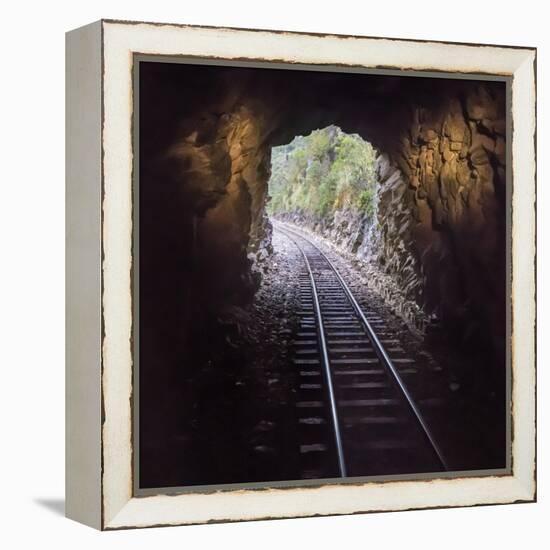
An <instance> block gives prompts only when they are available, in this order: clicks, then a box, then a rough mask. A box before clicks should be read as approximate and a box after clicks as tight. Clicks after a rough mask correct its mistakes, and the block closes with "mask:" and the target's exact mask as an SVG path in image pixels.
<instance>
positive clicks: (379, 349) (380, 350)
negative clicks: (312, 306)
mask: <svg viewBox="0 0 550 550" xmlns="http://www.w3.org/2000/svg"><path fill="white" fill-rule="evenodd" d="M279 223H280V222H277V224H279ZM278 229H279V231H283V232H287V233H291V234H293V235H296V236H298V237H300V238H302V239H304V240H305V241H306V242H308V243H309V244H310V245H311V246H313V247H314V248H315V249H317V250H318V252H319V253H320V254H321V256H322V257H323V258H324V259H325V260H326V262H327V264H328V265H329V266H330V268H331V269H332V270H333V271H334V274H335V275H336V277H337V279H338V281H339V282H340V284H341V285H342V288H343V289H344V292H345V293H346V295H347V297H348V299H349V300H350V302H351V304H352V306H353V308H354V309H355V312H356V313H357V315H358V316H359V318H360V319H361V321H362V323H363V325H364V327H365V330H366V331H367V335H368V337H369V338H370V340H371V341H372V344H373V347H374V351H375V352H376V355H377V356H378V358H379V359H380V361H381V362H382V364H383V365H385V366H386V367H387V369H388V370H389V371H390V373H391V374H392V376H393V378H394V380H395V382H396V384H397V386H398V387H399V389H400V390H401V392H402V394H403V395H404V396H405V399H406V401H407V404H408V405H409V408H410V409H411V411H412V412H413V414H414V416H415V417H416V419H417V421H418V423H419V424H420V426H421V428H422V431H423V432H424V435H425V436H426V438H427V439H428V441H429V443H430V445H431V447H432V449H433V451H434V452H435V454H436V455H437V458H438V460H439V462H440V463H441V466H443V468H444V469H445V470H446V471H448V470H449V467H448V465H447V462H446V460H445V457H444V455H443V452H442V451H441V449H440V448H439V445H438V444H437V443H436V441H435V439H434V437H433V435H432V433H431V431H430V429H429V428H428V425H427V424H426V421H425V420H424V417H423V416H422V413H421V412H420V410H419V409H418V407H417V406H416V404H415V402H414V400H413V398H412V396H411V394H410V393H409V391H408V390H407V387H406V386H405V383H404V382H403V379H402V378H401V376H400V375H399V373H398V372H397V369H396V368H395V365H394V364H393V362H392V360H391V359H390V357H389V355H388V354H387V352H386V350H385V349H384V346H383V345H382V343H381V342H380V340H379V339H378V336H376V333H375V332H374V330H373V328H372V326H371V324H370V323H369V321H368V320H367V318H366V317H365V314H364V313H363V310H362V309H361V306H360V305H359V304H358V303H357V300H356V299H355V297H354V296H353V293H352V292H351V290H350V288H349V287H348V285H347V284H346V282H345V281H344V279H343V278H342V276H341V275H340V273H339V271H338V270H337V269H336V267H335V266H334V264H333V263H332V262H331V261H330V260H329V259H328V257H327V256H326V254H325V253H324V252H323V251H322V250H321V249H320V248H319V247H318V246H316V245H315V244H314V243H313V242H312V241H310V240H309V239H308V238H307V237H305V236H304V235H301V234H300V233H299V232H298V231H296V230H294V229H292V228H288V227H286V226H285V227H284V229H281V228H278ZM294 242H296V241H294ZM297 246H298V248H300V246H299V245H297ZM300 250H301V248H300ZM302 254H303V252H302Z"/></svg>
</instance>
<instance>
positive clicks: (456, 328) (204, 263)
mask: <svg viewBox="0 0 550 550" xmlns="http://www.w3.org/2000/svg"><path fill="white" fill-rule="evenodd" d="M150 65H151V66H152V65H162V66H161V67H158V66H157V67H150V68H147V64H145V65H144V66H142V70H141V74H142V78H143V79H144V80H143V81H142V88H141V97H142V102H143V105H144V107H143V108H142V109H143V111H144V112H143V114H142V117H141V120H142V135H143V136H144V137H143V139H142V157H143V159H142V162H141V171H142V172H141V186H142V188H143V189H144V191H143V197H142V204H144V202H143V199H144V198H145V199H146V201H147V204H148V211H149V213H148V214H147V215H146V216H145V218H143V217H142V219H144V220H145V221H144V222H143V223H145V224H148V225H147V227H149V228H150V243H149V244H148V245H147V244H146V245H144V251H143V252H142V254H141V256H142V258H144V256H145V259H143V260H142V261H144V262H150V263H154V265H155V266H156V268H157V272H158V273H157V278H156V279H155V280H151V288H154V286H155V285H159V284H161V285H162V284H164V285H165V286H166V292H167V293H168V292H169V290H171V291H177V292H179V290H178V289H179V288H181V287H189V286H191V287H192V288H193V291H190V292H188V293H187V294H186V295H185V298H182V299H181V301H182V308H183V310H184V311H181V312H180V314H178V315H179V319H184V320H185V319H188V318H189V315H190V314H189V310H192V311H195V312H196V316H199V317H200V316H201V315H210V316H214V317H223V316H224V312H226V311H231V309H232V308H234V307H235V306H239V305H242V304H245V303H247V302H249V301H250V300H251V299H252V297H253V295H254V291H255V289H256V288H257V283H258V277H259V276H261V271H262V267H261V266H262V262H263V261H265V260H266V259H268V256H269V244H270V235H271V228H270V225H269V222H268V220H267V218H266V215H265V203H266V199H267V182H268V179H269V171H270V151H271V147H272V146H275V145H279V144H282V143H288V142H289V141H291V140H292V138H293V137H294V136H295V135H298V134H302V135H303V134H307V133H309V132H310V131H312V130H313V129H316V128H321V127H325V126H328V125H330V124H335V125H338V126H340V127H341V128H342V130H343V131H345V132H348V133H358V134H360V135H361V136H362V137H363V138H364V139H366V140H368V141H370V142H371V143H372V144H373V145H374V146H375V147H376V148H377V149H378V151H379V152H380V153H381V155H380V158H379V162H378V174H379V180H380V188H379V194H378V215H377V220H376V222H375V223H374V224H373V223H367V221H366V220H364V219H361V216H360V215H358V217H357V216H356V218H357V219H355V221H353V220H352V223H350V220H349V219H346V221H344V218H347V217H348V214H349V213H346V214H345V215H343V216H342V219H341V220H333V222H334V223H335V224H336V225H337V226H338V225H340V226H343V225H346V226H347V229H345V230H343V231H342V232H341V235H343V237H341V240H346V242H345V243H344V242H342V243H341V244H342V246H344V247H345V248H348V249H349V250H351V251H353V252H354V253H356V254H358V255H359V256H360V257H362V258H364V259H365V260H366V261H370V262H372V263H373V265H376V266H377V268H378V271H377V273H379V274H380V277H379V286H380V288H381V289H382V290H383V291H386V292H388V293H389V294H391V295H392V296H393V298H394V301H395V302H396V303H397V302H398V301H399V300H401V299H402V311H401V313H402V314H403V315H404V316H407V315H413V314H414V315H415V316H418V317H419V318H420V317H422V316H425V317H434V318H437V319H438V320H439V321H440V323H441V324H442V325H443V326H444V327H445V329H446V333H447V334H448V335H449V336H450V337H451V338H453V339H455V340H456V341H457V342H459V343H466V344H467V345H472V346H478V345H479V346H480V347H489V348H491V353H493V354H494V355H495V356H498V357H502V355H503V353H504V340H503V335H504V318H505V294H504V292H505V275H504V266H505V254H504V244H505V240H504V239H505V219H506V212H505V204H506V203H505V196H506V192H505V164H506V159H505V126H506V125H505V111H504V99H505V91H504V86H503V85H502V84H501V83H492V82H485V83H480V82H473V81H472V82H470V81H465V80H459V81H456V80H455V81H450V80H444V79H417V78H407V77H380V76H372V75H351V74H344V73H339V74H337V73H311V72H309V73H308V72H305V71H276V70H256V69H254V70H250V69H231V68H227V69H220V68H218V67H186V66H182V65H169V64H150ZM182 67H183V68H182ZM182 71H183V72H182ZM144 87H145V89H144ZM167 212H168V213H169V214H168V215H167ZM142 233H143V231H142ZM336 233H338V231H336ZM335 237H336V239H338V238H340V237H338V235H336V236H335ZM159 246H161V249H165V248H166V247H168V248H169V249H170V254H173V255H175V256H176V257H180V258H181V261H179V263H178V262H176V261H173V260H171V261H168V260H166V259H165V258H164V257H163V256H161V254H160V253H158V251H157V249H158V247H159ZM174 265H175V269H176V270H179V271H177V272H178V275H177V277H174V280H169V283H170V284H168V285H167V280H166V277H165V276H164V275H163V271H164V270H166V269H173V268H174ZM169 278H170V277H169ZM170 285H171V286H170ZM198 297H200V300H199V298H198ZM409 305H410V307H409ZM413 306H414V307H413ZM152 307H153V308H154V307H158V306H156V305H154V304H153V305H152ZM205 312H207V313H205ZM208 312H210V313H208ZM157 314H158V315H162V314H163V313H162V312H161V311H157ZM179 322H180V321H176V323H179ZM194 322H196V321H194ZM184 324H185V323H184Z"/></svg>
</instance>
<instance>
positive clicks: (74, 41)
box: [66, 20, 536, 530]
mask: <svg viewBox="0 0 550 550" xmlns="http://www.w3.org/2000/svg"><path fill="white" fill-rule="evenodd" d="M136 54H140V55H163V56H180V57H182V56H183V57H188V58H207V59H215V60H225V61H231V60H240V61H242V60H247V61H261V62H263V63H269V62H277V63H289V64H295V63H300V64H310V65H316V64H322V65H328V66H336V65H338V66H349V67H361V68H365V69H371V70H376V69H379V68H380V67H384V69H385V70H395V71H403V70H409V71H410V70H414V71H431V72H434V71H441V72H443V73H445V72H447V73H448V72H452V73H467V74H480V75H498V76H504V77H508V78H509V79H510V83H511V110H510V113H511V117H512V133H511V143H508V144H507V146H508V147H510V148H511V159H512V165H511V175H512V180H513V191H512V197H511V203H512V231H511V235H510V237H511V242H510V243H509V244H510V246H511V257H512V283H511V295H512V308H513V315H512V318H511V323H512V326H511V331H510V334H511V342H510V346H511V350H512V361H511V368H512V382H511V401H512V414H513V422H512V438H511V439H512V440H511V446H512V468H511V472H510V474H509V475H500V476H480V477H476V476H473V477H459V478H452V479H450V478H449V479H445V478H440V479H433V480H430V481H429V482H426V481H422V480H412V481H402V480H395V481H385V482H365V483H357V484H332V485H326V486H321V487H288V488H280V487H278V488H265V489H263V490H250V489H247V488H238V489H235V490H224V491H217V492H196V493H193V492H188V493H185V494H174V495H169V494H160V493H159V494H155V495H149V496H139V497H137V496H134V494H133V466H132V465H133V446H132V430H133V423H132V420H133V411H132V405H133V362H132V269H133V266H132V177H133V175H132V170H133V153H132V143H133V141H132V140H133V138H132V131H133V130H132V110H133V84H132V82H133V81H132V74H133V72H132V71H133V61H134V56H135V55H136ZM535 110H536V50H535V49H534V48H524V47H507V46H490V45H476V44H454V43H453V44H451V43H442V42H430V41H425V42H424V41H411V40H399V39H389V38H368V37H348V36H336V35H328V36H321V35H314V34H302V33H288V32H273V31H256V30H242V29H229V28H207V27H193V26H184V25H170V24H156V23H155V24H153V23H134V22H123V21H110V20H102V21H98V22H96V23H92V24H91V25H88V26H86V27H82V28H80V29H77V30H74V31H71V32H69V33H68V34H67V176H66V178H67V207H66V208H67V364H66V373H67V384H66V392H67V401H66V411H67V451H66V453H67V462H66V471H67V488H66V513H67V516H68V517H70V518H72V519H75V520H77V521H80V522H82V523H85V524H87V525H90V526H92V527H95V528H97V529H102V530H112V529H123V528H132V527H149V526H158V525H183V524H195V523H207V522H220V521H241V520H253V519H264V518H289V517H302V516H314V515H332V514H353V513H361V512H374V511H395V510H407V509H421V508H433V507H450V506H474V505H480V504H497V503H498V504H503V503H514V502H530V501H533V500H535V498H536V428H535V421H536V419H535V411H536V408H535V405H536V393H535V390H536V372H535V328H536V301H535V267H534V266H535V262H534V260H535V255H536V234H535V231H536V229H535V208H536V159H535V139H536V115H535Z"/></svg>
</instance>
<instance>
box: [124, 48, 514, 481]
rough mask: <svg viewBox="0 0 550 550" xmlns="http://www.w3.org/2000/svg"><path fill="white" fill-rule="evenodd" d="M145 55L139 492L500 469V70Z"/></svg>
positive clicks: (503, 118) (503, 102)
mask: <svg viewBox="0 0 550 550" xmlns="http://www.w3.org/2000/svg"><path fill="white" fill-rule="evenodd" d="M134 64H135V73H134V121H133V131H134V162H135V165H134V166H135V169H134V193H135V197H134V198H135V200H134V228H133V238H134V240H133V242H134V245H133V246H134V254H133V258H134V264H133V284H134V287H133V288H134V290H133V299H134V319H135V324H134V332H133V345H134V383H135V389H134V400H135V401H134V403H135V408H134V414H135V418H134V421H135V426H136V430H135V434H136V437H135V440H134V467H135V480H136V490H137V491H138V492H139V490H143V491H147V490H152V491H154V490H157V489H159V490H163V491H167V490H168V489H171V490H174V491H177V490H179V489H182V490H184V489H185V488H194V489H196V488H197V487H204V486H209V487H210V486H211V487H220V486H221V487H225V486H232V487H233V486H239V485H243V486H244V485H246V484H260V485H268V486H277V485H281V484H283V485H284V484H285V483H293V484H298V485H299V484H324V483H332V482H338V483H341V482H346V481H354V480H360V479H379V480H385V479H395V476H401V477H404V478H417V477H421V478H422V477H424V478H425V477H428V478H430V477H441V476H461V477H463V476H467V475H474V474H475V475H483V474H495V473H503V472H506V471H509V468H510V399H509V386H510V368H509V349H508V348H509V345H508V342H509V334H508V333H507V320H508V319H509V310H510V303H509V280H510V269H509V263H510V262H509V251H508V250H507V246H506V243H507V232H508V231H509V213H510V208H509V197H510V193H511V189H510V181H509V174H508V172H507V166H509V162H508V158H507V154H508V149H507V138H508V130H509V128H508V126H509V124H508V122H509V121H508V116H507V110H508V90H507V86H508V84H507V82H505V81H504V80H502V79H500V80H499V79H498V78H488V77H485V78H482V77H467V76H466V75H462V76H461V75H458V77H456V76H455V77H451V76H450V75H445V74H427V73H426V74H419V73H412V72H402V73H400V72H397V71H394V72H392V73H390V72H386V73H384V72H382V71H378V72H376V71H370V72H369V71H362V72H361V71H353V70H350V69H344V68H338V67H332V68H331V67H325V68H323V67H316V68H315V70H313V69H312V68H311V67H302V66H275V65H272V66H269V67H267V66H255V67H252V66H242V65H244V64H241V66H238V64H236V63H234V64H233V65H229V64H223V63H220V62H219V63H213V62H212V63H207V64H204V63H203V64H201V63H199V62H197V60H194V61H193V60H185V59H177V58H176V59H168V58H160V57H159V58H154V57H148V58H147V57H142V58H139V56H138V57H136V58H135V60H134Z"/></svg>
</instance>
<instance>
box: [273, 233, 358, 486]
mask: <svg viewBox="0 0 550 550" xmlns="http://www.w3.org/2000/svg"><path fill="white" fill-rule="evenodd" d="M277 229H278V230H279V231H280V232H281V233H283V235H286V237H287V238H288V239H290V240H291V241H292V242H293V243H294V244H295V245H296V247H297V248H298V250H299V251H300V252H301V254H302V256H303V258H304V262H305V264H306V268H307V271H308V274H309V280H310V282H311V289H312V294H313V305H314V311H315V317H316V318H317V335H318V337H319V343H320V348H321V356H322V362H323V369H324V371H325V378H326V381H327V390H328V395H329V402H330V414H331V417H332V423H333V428H334V442H335V445H336V453H337V455H338V470H339V471H340V477H347V471H346V461H345V458H344V447H343V445H342V435H341V433H340V422H339V421H338V409H337V408H336V398H335V396H334V385H333V383H332V373H331V372H330V359H329V354H328V347H327V342H326V338H325V327H324V324H323V316H322V314H321V306H320V304H319V297H318V295H317V285H316V283H315V278H314V277H313V271H312V269H311V264H310V263H309V259H308V257H307V255H306V253H305V252H304V250H303V249H302V247H301V246H300V245H299V244H298V242H297V241H296V240H295V239H294V237H292V235H289V234H288V232H287V231H285V230H284V229H281V228H277Z"/></svg>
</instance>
